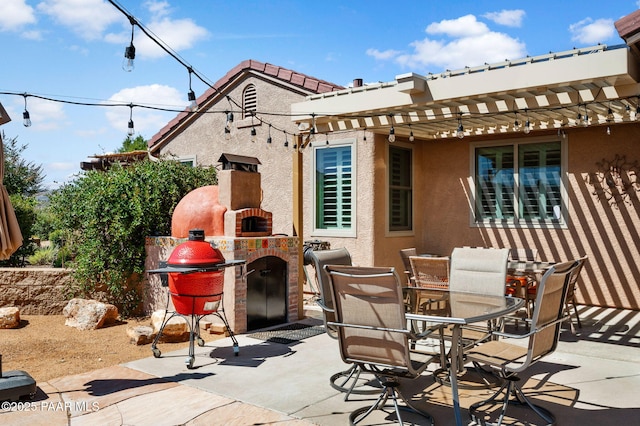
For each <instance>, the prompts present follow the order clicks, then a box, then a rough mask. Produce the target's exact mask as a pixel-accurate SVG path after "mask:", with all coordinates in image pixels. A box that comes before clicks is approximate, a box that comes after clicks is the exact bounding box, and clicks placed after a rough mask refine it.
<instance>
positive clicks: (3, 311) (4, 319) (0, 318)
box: [0, 307, 20, 328]
mask: <svg viewBox="0 0 640 426" xmlns="http://www.w3.org/2000/svg"><path fill="white" fill-rule="evenodd" d="M18 327H20V309H18V308H16V307H7V308H0V328H18Z"/></svg>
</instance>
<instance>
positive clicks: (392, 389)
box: [349, 378, 434, 426]
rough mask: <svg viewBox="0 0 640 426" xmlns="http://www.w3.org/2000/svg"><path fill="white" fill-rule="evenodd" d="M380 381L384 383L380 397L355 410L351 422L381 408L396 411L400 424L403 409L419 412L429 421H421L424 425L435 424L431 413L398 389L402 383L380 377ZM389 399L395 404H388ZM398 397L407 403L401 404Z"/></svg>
mask: <svg viewBox="0 0 640 426" xmlns="http://www.w3.org/2000/svg"><path fill="white" fill-rule="evenodd" d="M380 382H381V383H382V386H383V389H382V393H381V394H380V396H379V397H378V399H377V400H376V401H375V402H374V403H373V405H371V406H369V407H361V408H358V409H357V410H355V411H353V412H352V413H351V415H349V422H350V424H351V425H357V424H358V423H360V422H361V421H362V420H364V419H365V418H366V417H367V416H369V414H371V413H373V412H374V411H375V410H381V411H384V412H385V413H389V412H395V414H396V417H397V419H398V424H400V426H402V425H403V424H404V423H403V422H402V416H401V414H400V411H401V410H404V411H408V412H412V413H415V414H418V415H420V416H421V417H423V418H424V419H425V420H427V421H428V423H425V422H420V424H424V425H433V424H434V423H433V418H432V417H431V415H429V413H427V412H425V411H422V410H419V409H417V408H415V407H414V406H412V405H411V404H410V403H409V401H408V400H407V399H406V398H405V397H404V396H403V395H402V393H401V392H399V391H398V390H397V388H398V386H400V383H398V382H397V381H395V380H391V379H382V378H381V379H380ZM389 399H390V400H391V401H393V406H391V405H387V401H388V400H389ZM398 399H400V400H401V401H402V402H404V404H405V405H400V404H399V401H398ZM385 408H386V410H385ZM391 409H393V411H391ZM412 424H415V423H412Z"/></svg>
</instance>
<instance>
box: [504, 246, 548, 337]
mask: <svg viewBox="0 0 640 426" xmlns="http://www.w3.org/2000/svg"><path fill="white" fill-rule="evenodd" d="M509 260H519V261H529V262H535V261H537V260H539V257H538V249H530V248H512V249H509ZM539 279H540V276H538V275H535V274H534V275H532V274H514V275H507V288H506V293H507V294H510V295H512V296H515V297H519V298H521V299H524V300H525V305H524V308H525V313H526V318H531V309H532V304H533V300H532V299H534V298H535V293H533V294H530V293H529V291H528V290H529V288H531V287H535V285H536V284H537V283H538V280H539ZM513 318H514V319H515V323H516V326H517V325H518V323H519V321H518V320H519V318H517V317H516V316H515V315H514V316H513Z"/></svg>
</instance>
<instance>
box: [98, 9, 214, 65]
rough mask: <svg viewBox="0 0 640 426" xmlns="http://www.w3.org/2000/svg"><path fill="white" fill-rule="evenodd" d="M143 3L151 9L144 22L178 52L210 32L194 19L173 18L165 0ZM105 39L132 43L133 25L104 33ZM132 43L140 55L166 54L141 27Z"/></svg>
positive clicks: (157, 55)
mask: <svg viewBox="0 0 640 426" xmlns="http://www.w3.org/2000/svg"><path fill="white" fill-rule="evenodd" d="M144 7H146V8H147V10H149V12H151V18H150V21H149V22H142V23H143V24H144V26H145V27H146V28H148V29H149V31H150V32H151V34H152V35H153V36H155V37H156V38H158V39H160V41H161V42H163V43H165V44H166V46H167V47H169V48H170V49H171V50H174V51H176V52H178V51H180V50H185V49H189V48H191V47H193V46H194V44H195V43H197V42H198V41H200V40H203V39H205V38H207V37H208V36H209V31H207V29H206V28H204V27H201V26H199V25H197V24H196V23H195V22H194V21H193V20H191V19H188V18H185V19H171V18H170V14H171V10H170V8H169V3H168V2H166V1H162V2H158V1H148V2H145V3H144ZM104 39H105V41H106V42H109V43H115V44H122V45H125V44H127V45H128V44H129V41H130V40H131V29H128V30H127V31H125V32H120V33H109V34H106V35H105V38H104ZM133 45H134V46H135V48H136V59H137V58H144V57H146V58H159V57H163V56H165V55H166V52H165V51H164V50H163V49H161V48H160V47H159V46H158V45H157V44H156V43H155V42H154V41H152V40H151V39H150V38H149V37H147V36H146V35H145V34H144V33H143V32H142V31H141V30H140V29H139V28H136V29H135V35H134V40H133Z"/></svg>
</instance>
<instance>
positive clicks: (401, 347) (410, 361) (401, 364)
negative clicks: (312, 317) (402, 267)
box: [325, 265, 439, 425]
mask: <svg viewBox="0 0 640 426" xmlns="http://www.w3.org/2000/svg"><path fill="white" fill-rule="evenodd" d="M325 270H326V271H327V272H328V274H329V276H330V278H331V284H332V290H333V299H334V302H335V315H336V322H335V323H333V325H335V326H336V327H337V328H338V341H339V342H340V354H341V356H342V359H343V360H344V361H345V362H353V363H355V364H357V365H359V366H360V368H361V369H362V370H363V371H368V372H370V373H372V374H374V375H375V376H376V377H377V378H378V380H379V381H380V383H381V384H382V391H381V392H380V396H379V397H378V399H377V400H376V401H375V402H374V403H373V405H371V406H367V407H361V408H358V409H356V410H355V411H353V412H352V413H351V415H350V416H349V420H350V422H351V424H352V425H354V424H357V423H359V422H360V421H362V420H363V419H364V418H365V417H367V416H368V415H369V414H371V413H372V412H374V411H375V410H382V411H384V412H385V413H387V414H389V412H390V409H391V408H392V409H393V411H391V412H395V414H396V416H397V420H398V422H399V423H400V424H402V423H403V422H402V417H401V414H400V410H401V409H403V410H409V411H412V412H414V413H417V414H418V415H420V416H422V417H424V419H423V421H421V422H420V424H425V423H424V420H428V421H429V422H430V423H433V419H432V418H431V416H430V415H429V414H428V413H426V412H424V411H421V410H418V409H417V408H415V407H413V406H412V405H411V403H410V402H409V400H408V399H407V398H406V397H405V396H403V395H402V393H401V392H400V391H399V390H398V387H399V386H400V383H399V381H398V379H399V378H411V379H415V378H417V377H419V376H420V374H421V373H422V372H423V371H424V370H425V369H426V368H427V366H428V365H429V364H430V363H431V362H433V361H435V360H437V357H438V355H439V354H430V353H425V352H421V351H417V350H413V349H412V344H411V342H412V341H414V340H418V339H421V338H424V337H426V336H428V335H429V334H431V333H432V332H434V331H436V330H438V329H439V326H434V327H433V328H431V329H429V330H426V331H425V332H424V333H421V334H419V335H416V334H414V333H413V332H412V331H411V330H410V329H408V328H407V320H406V317H405V309H404V300H403V296H402V285H401V284H400V278H399V277H398V274H397V273H396V271H395V269H394V268H375V267H371V268H368V267H356V266H337V265H333V266H332V265H328V266H325ZM399 399H400V400H401V401H403V402H404V405H400V404H399V401H398V400H399ZM389 401H391V402H393V404H392V405H391V404H387V403H388V402H389Z"/></svg>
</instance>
